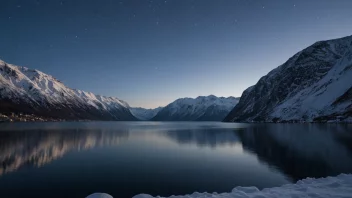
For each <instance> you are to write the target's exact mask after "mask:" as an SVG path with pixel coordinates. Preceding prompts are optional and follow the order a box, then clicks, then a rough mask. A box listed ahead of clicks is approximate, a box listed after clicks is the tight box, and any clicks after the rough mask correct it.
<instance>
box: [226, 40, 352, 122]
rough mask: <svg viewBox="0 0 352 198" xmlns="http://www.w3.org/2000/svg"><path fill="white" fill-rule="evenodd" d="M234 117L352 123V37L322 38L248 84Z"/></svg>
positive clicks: (231, 115)
mask: <svg viewBox="0 0 352 198" xmlns="http://www.w3.org/2000/svg"><path fill="white" fill-rule="evenodd" d="M224 121H228V122H252V121H258V122H272V121H274V122H284V121H308V122H312V121H319V122H327V121H345V122H352V36H349V37H345V38H340V39H335V40H328V41H320V42H317V43H315V44H313V45H312V46H310V47H308V48H306V49H304V50H303V51H301V52H298V53H297V54H296V55H294V56H293V57H292V58H290V59H289V60H288V61H287V62H286V63H284V64H283V65H281V66H279V67H278V68H276V69H274V70H272V71H271V72H269V73H268V74H267V75H266V76H264V77H262V78H261V79H260V80H259V81H258V83H257V84H256V85H254V86H252V87H249V88H248V89H246V90H245V91H244V92H243V94H242V96H241V100H240V101H239V103H238V105H236V106H235V107H234V109H233V110H232V111H231V113H229V115H228V116H227V117H226V118H225V119H224Z"/></svg>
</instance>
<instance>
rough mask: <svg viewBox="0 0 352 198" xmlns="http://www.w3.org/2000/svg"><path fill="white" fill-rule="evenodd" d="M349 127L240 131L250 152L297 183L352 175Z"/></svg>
mask: <svg viewBox="0 0 352 198" xmlns="http://www.w3.org/2000/svg"><path fill="white" fill-rule="evenodd" d="M350 129H351V126H348V125H312V124H310V125H292V124H287V125H285V124H283V125H273V124H272V125H270V124H269V125H268V124H266V125H256V126H254V127H250V128H247V129H245V130H241V131H237V132H236V133H237V135H238V137H239V138H240V141H241V142H242V145H243V148H244V149H245V150H246V151H249V152H252V153H254V154H255V155H256V156H257V157H258V159H259V160H260V161H261V162H264V163H266V164H268V165H269V166H273V167H274V168H276V169H279V170H280V171H282V172H283V173H285V174H286V175H287V176H289V177H290V178H292V179H293V180H294V181H296V180H299V179H303V178H306V177H326V176H333V175H338V174H340V173H352V144H351V143H352V134H351V133H349V132H350Z"/></svg>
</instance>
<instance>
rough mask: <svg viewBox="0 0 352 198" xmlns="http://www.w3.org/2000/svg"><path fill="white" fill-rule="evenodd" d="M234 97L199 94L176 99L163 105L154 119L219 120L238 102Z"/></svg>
mask: <svg viewBox="0 0 352 198" xmlns="http://www.w3.org/2000/svg"><path fill="white" fill-rule="evenodd" d="M238 100H239V99H238V98H235V97H228V98H224V97H216V96H213V95H210V96H199V97H197V98H195V99H193V98H181V99H178V100H176V101H174V102H172V103H170V104H169V105H167V106H166V107H164V108H163V109H162V110H161V111H160V112H159V113H158V114H157V115H156V116H155V117H154V118H153V119H152V120H154V121H221V120H222V119H223V118H224V117H225V116H226V115H227V114H228V113H229V112H230V111H231V109H232V108H233V107H234V106H235V105H236V104H237V103H238Z"/></svg>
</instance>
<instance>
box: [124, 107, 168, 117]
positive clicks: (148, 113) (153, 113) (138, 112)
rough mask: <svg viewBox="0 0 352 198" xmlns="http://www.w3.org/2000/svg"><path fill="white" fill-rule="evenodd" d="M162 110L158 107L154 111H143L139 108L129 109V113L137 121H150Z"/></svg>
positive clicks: (143, 109)
mask: <svg viewBox="0 0 352 198" xmlns="http://www.w3.org/2000/svg"><path fill="white" fill-rule="evenodd" d="M162 108H163V107H158V108H155V109H145V108H141V107H131V108H130V111H131V113H132V114H133V115H134V116H135V117H136V118H138V119H139V120H150V119H152V118H153V117H154V116H156V114H157V113H159V111H160V110H161V109H162Z"/></svg>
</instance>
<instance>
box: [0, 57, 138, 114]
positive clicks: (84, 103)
mask: <svg viewBox="0 0 352 198" xmlns="http://www.w3.org/2000/svg"><path fill="white" fill-rule="evenodd" d="M129 108H130V107H129V105H128V104H127V103H126V102H124V101H122V100H119V99H117V98H113V97H105V96H99V95H94V94H93V93H89V92H84V91H81V90H76V89H70V88H68V87H66V86H65V85H64V84H63V83H62V82H60V81H59V80H57V79H55V78H54V77H52V76H50V75H47V74H45V73H43V72H40V71H38V70H31V69H28V68H26V67H19V66H15V65H11V64H7V63H5V62H4V61H1V60H0V113H12V112H15V113H27V114H36V115H41V116H50V117H57V118H63V119H91V120H136V118H135V117H134V116H133V115H132V114H131V112H130V110H129Z"/></svg>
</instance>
